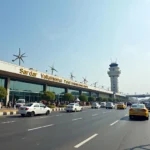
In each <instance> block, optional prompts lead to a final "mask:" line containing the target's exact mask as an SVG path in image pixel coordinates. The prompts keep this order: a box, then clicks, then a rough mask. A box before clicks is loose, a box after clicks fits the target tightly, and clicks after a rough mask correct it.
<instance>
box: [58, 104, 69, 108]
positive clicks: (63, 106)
mask: <svg viewBox="0 0 150 150" xmlns="http://www.w3.org/2000/svg"><path fill="white" fill-rule="evenodd" d="M59 107H67V105H65V104H64V105H59Z"/></svg>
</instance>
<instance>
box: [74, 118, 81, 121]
mask: <svg viewBox="0 0 150 150" xmlns="http://www.w3.org/2000/svg"><path fill="white" fill-rule="evenodd" d="M80 119H82V118H75V119H72V121H76V120H80Z"/></svg>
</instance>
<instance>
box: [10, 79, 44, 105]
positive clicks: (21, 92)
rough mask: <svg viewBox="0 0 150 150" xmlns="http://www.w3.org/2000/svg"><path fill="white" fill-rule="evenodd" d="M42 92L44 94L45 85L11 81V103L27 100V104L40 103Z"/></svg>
mask: <svg viewBox="0 0 150 150" xmlns="http://www.w3.org/2000/svg"><path fill="white" fill-rule="evenodd" d="M40 92H43V85H40V84H34V83H28V82H23V81H17V80H10V96H9V100H10V101H13V100H18V99H25V100H26V102H35V101H37V102H38V101H40Z"/></svg>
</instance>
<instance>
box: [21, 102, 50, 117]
mask: <svg viewBox="0 0 150 150" xmlns="http://www.w3.org/2000/svg"><path fill="white" fill-rule="evenodd" d="M51 112H52V110H51V109H50V108H49V107H47V106H45V105H44V104H42V103H29V104H26V105H24V106H21V107H20V108H19V114H21V116H31V117H32V116H34V115H40V114H45V115H49V113H51Z"/></svg>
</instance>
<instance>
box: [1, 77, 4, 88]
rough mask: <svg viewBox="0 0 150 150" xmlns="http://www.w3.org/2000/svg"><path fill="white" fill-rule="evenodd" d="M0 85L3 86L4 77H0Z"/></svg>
mask: <svg viewBox="0 0 150 150" xmlns="http://www.w3.org/2000/svg"><path fill="white" fill-rule="evenodd" d="M0 86H2V87H5V79H4V78H0Z"/></svg>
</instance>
